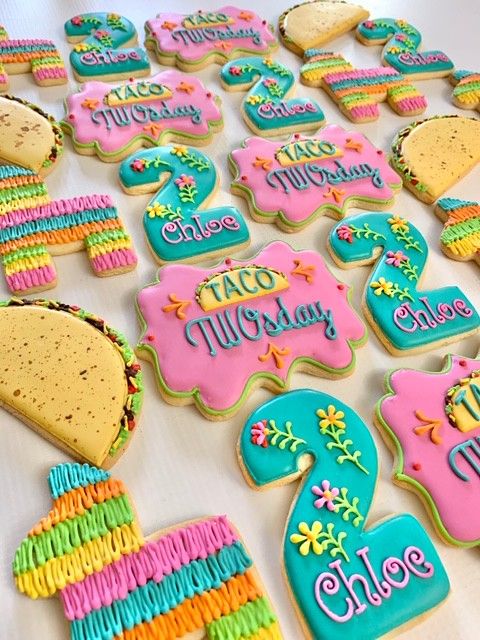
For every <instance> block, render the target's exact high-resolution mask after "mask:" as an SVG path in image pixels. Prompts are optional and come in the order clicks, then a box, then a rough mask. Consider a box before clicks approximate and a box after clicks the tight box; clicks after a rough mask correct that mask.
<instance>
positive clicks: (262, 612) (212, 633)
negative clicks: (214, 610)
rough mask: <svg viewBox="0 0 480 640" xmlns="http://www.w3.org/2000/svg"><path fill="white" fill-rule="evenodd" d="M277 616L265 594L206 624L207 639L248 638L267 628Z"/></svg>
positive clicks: (235, 639)
mask: <svg viewBox="0 0 480 640" xmlns="http://www.w3.org/2000/svg"><path fill="white" fill-rule="evenodd" d="M276 620H277V618H276V616H275V614H274V613H273V611H272V609H271V607H270V604H269V602H268V600H267V598H266V597H265V596H262V597H261V598H257V599H256V600H254V601H253V602H247V604H244V605H243V606H242V607H240V609H238V611H235V612H234V613H231V614H230V615H228V616H222V617H221V618H219V619H218V620H215V621H214V622H211V623H210V624H207V625H206V631H207V638H208V640H248V638H249V637H250V636H253V635H255V634H256V633H258V632H259V630H260V629H262V628H264V629H267V628H268V627H270V626H271V625H272V624H273V623H274V622H276Z"/></svg>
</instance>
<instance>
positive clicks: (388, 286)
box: [370, 276, 393, 298]
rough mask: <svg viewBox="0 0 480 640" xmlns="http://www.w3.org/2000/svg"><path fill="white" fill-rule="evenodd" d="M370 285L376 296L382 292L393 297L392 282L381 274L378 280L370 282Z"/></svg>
mask: <svg viewBox="0 0 480 640" xmlns="http://www.w3.org/2000/svg"><path fill="white" fill-rule="evenodd" d="M370 286H371V287H372V289H374V294H375V295H376V296H381V295H382V293H384V294H385V295H386V296H389V297H390V298H393V290H392V287H393V282H388V281H387V280H385V278H384V277H383V276H382V277H380V278H379V279H378V281H376V282H371V283H370Z"/></svg>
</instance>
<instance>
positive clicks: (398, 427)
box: [376, 355, 480, 547]
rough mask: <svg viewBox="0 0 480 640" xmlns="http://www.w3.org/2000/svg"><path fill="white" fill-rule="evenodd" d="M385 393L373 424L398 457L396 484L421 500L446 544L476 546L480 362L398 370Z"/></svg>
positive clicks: (456, 360) (449, 361) (479, 531)
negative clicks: (439, 367)
mask: <svg viewBox="0 0 480 640" xmlns="http://www.w3.org/2000/svg"><path fill="white" fill-rule="evenodd" d="M385 386H386V390H387V394H386V395H385V396H384V397H383V398H382V399H381V400H380V401H379V403H378V405H377V409H376V422H377V424H378V426H379V428H380V431H381V433H382V435H383V437H384V438H385V440H386V442H387V444H388V446H389V447H390V448H391V449H392V451H393V453H394V455H395V469H394V475H393V477H394V480H395V482H396V483H397V484H400V485H401V486H403V487H405V488H406V489H409V490H411V491H413V492H414V493H417V494H418V495H419V496H420V498H421V499H422V502H423V503H424V505H425V506H426V508H427V510H428V511H429V513H430V514H431V516H432V519H433V523H434V524H435V527H436V529H437V531H438V533H439V534H440V535H441V537H442V538H443V539H444V540H445V541H446V542H448V543H450V544H453V545H457V546H460V547H473V546H477V545H479V544H480V511H479V509H478V503H479V499H480V485H479V480H480V359H476V360H475V359H470V358H463V357H461V356H452V355H449V356H447V358H446V362H445V364H444V367H443V369H442V370H441V371H439V372H430V371H416V370H415V369H397V370H395V371H392V372H391V373H389V374H388V375H387V377H386V380H385Z"/></svg>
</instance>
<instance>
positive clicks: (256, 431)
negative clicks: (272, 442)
mask: <svg viewBox="0 0 480 640" xmlns="http://www.w3.org/2000/svg"><path fill="white" fill-rule="evenodd" d="M250 433H251V434H252V443H253V444H256V445H258V446H259V447H268V440H267V436H268V434H269V433H270V432H269V430H268V428H267V421H266V420H260V421H259V422H256V423H255V424H252V427H251V429H250Z"/></svg>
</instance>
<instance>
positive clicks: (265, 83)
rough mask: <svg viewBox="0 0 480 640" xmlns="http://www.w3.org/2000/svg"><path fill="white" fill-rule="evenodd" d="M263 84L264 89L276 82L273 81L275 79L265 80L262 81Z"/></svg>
mask: <svg viewBox="0 0 480 640" xmlns="http://www.w3.org/2000/svg"><path fill="white" fill-rule="evenodd" d="M263 84H264V85H265V86H266V87H271V86H272V85H276V84H277V81H276V80H275V78H265V80H264V81H263Z"/></svg>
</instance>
